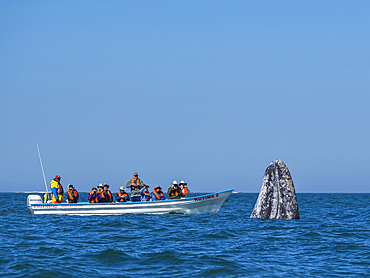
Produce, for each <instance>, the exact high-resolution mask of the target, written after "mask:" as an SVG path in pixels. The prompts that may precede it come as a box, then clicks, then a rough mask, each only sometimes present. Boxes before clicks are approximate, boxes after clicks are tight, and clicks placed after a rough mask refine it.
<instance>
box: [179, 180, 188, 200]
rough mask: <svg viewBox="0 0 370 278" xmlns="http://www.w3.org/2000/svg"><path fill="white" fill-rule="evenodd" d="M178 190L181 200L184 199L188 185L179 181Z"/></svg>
mask: <svg viewBox="0 0 370 278" xmlns="http://www.w3.org/2000/svg"><path fill="white" fill-rule="evenodd" d="M179 188H180V190H181V198H185V197H186V195H188V193H189V190H188V184H187V183H186V182H185V181H183V180H182V181H180V183H179Z"/></svg>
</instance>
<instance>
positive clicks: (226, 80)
mask: <svg viewBox="0 0 370 278" xmlns="http://www.w3.org/2000/svg"><path fill="white" fill-rule="evenodd" d="M369 11H370V2H369V1H213V0H212V1H1V2H0V104H1V110H0V111H1V112H0V113H1V114H0V132H1V145H0V148H1V161H0V171H1V173H0V191H24V190H43V189H44V188H45V186H44V183H43V178H42V173H41V168H40V164H39V160H38V155H37V148H36V144H39V146H40V150H41V155H42V158H43V163H44V168H45V172H46V179H47V181H48V183H49V182H50V180H51V179H52V178H53V177H54V176H55V175H56V174H60V175H61V176H62V180H61V182H62V184H63V185H65V186H66V185H67V184H68V183H73V184H74V185H75V186H76V187H77V189H79V190H80V191H88V190H90V189H91V187H92V186H96V185H97V184H98V183H99V182H107V183H108V184H110V185H111V189H112V190H113V191H115V190H117V189H118V187H119V186H120V185H122V184H125V183H126V182H127V180H128V179H130V178H131V177H132V173H133V172H134V171H137V172H139V175H140V177H141V178H142V179H143V180H144V182H146V183H148V184H149V185H150V186H151V188H153V187H154V186H155V185H156V184H160V185H161V186H162V187H164V188H167V187H168V186H169V185H170V183H171V181H172V180H173V179H177V180H180V179H185V180H187V181H188V184H189V187H190V189H191V190H193V191H196V192H207V191H218V190H225V189H230V188H234V189H235V190H237V191H242V192H259V190H260V187H261V183H262V177H263V174H264V171H265V169H266V167H267V166H268V164H269V163H270V162H271V161H272V160H275V159H276V158H280V159H282V160H283V161H284V162H285V163H286V164H287V166H288V168H289V169H290V171H291V174H292V176H293V181H294V183H295V187H296V191H297V192H370V190H369V189H370V184H369V166H370V163H369V158H370V147H369V146H370V128H369V127H370V124H369V123H370V109H369V106H370V51H369V50H370V16H369Z"/></svg>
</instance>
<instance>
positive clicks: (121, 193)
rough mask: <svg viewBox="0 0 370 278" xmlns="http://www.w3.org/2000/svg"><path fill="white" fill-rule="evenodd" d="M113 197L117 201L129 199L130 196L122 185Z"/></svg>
mask: <svg viewBox="0 0 370 278" xmlns="http://www.w3.org/2000/svg"><path fill="white" fill-rule="evenodd" d="M115 198H116V201H117V203H121V202H128V201H130V197H129V196H128V194H127V193H126V192H125V187H124V186H121V187H120V188H119V191H118V192H117V193H116V196H115Z"/></svg>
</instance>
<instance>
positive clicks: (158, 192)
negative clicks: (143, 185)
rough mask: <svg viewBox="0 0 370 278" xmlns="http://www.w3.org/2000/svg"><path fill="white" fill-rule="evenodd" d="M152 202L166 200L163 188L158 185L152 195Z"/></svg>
mask: <svg viewBox="0 0 370 278" xmlns="http://www.w3.org/2000/svg"><path fill="white" fill-rule="evenodd" d="M150 200H151V201H162V200H165V197H164V194H163V192H162V187H160V186H159V185H157V186H156V187H155V188H154V190H153V191H152V193H151V194H150Z"/></svg>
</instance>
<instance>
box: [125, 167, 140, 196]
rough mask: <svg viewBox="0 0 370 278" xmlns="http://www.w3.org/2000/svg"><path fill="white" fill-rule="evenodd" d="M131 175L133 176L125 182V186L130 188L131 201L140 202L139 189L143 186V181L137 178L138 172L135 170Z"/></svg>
mask: <svg viewBox="0 0 370 278" xmlns="http://www.w3.org/2000/svg"><path fill="white" fill-rule="evenodd" d="M133 176H134V177H133V178H132V179H130V180H129V181H128V182H127V184H126V187H127V188H130V189H131V194H130V195H131V201H132V202H140V201H141V196H140V189H141V188H142V187H143V186H144V183H143V181H142V180H140V179H139V174H138V173H137V172H135V173H134V174H133Z"/></svg>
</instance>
